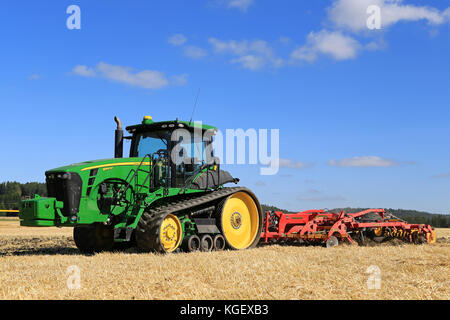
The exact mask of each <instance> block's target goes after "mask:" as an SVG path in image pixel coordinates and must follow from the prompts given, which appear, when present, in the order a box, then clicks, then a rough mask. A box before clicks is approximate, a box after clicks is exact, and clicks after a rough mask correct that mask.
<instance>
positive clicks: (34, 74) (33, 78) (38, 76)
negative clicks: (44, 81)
mask: <svg viewBox="0 0 450 320" xmlns="http://www.w3.org/2000/svg"><path fill="white" fill-rule="evenodd" d="M40 78H42V76H41V75H40V74H37V73H33V74H31V75H29V76H28V78H27V79H28V80H39V79H40Z"/></svg>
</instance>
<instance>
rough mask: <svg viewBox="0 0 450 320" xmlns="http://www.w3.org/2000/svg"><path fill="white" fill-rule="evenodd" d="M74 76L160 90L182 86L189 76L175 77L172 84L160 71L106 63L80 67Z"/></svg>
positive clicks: (73, 71) (76, 69)
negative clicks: (171, 85) (97, 78)
mask: <svg viewBox="0 0 450 320" xmlns="http://www.w3.org/2000/svg"><path fill="white" fill-rule="evenodd" d="M72 74H75V75H78V76H82V77H100V78H104V79H108V80H111V81H114V82H119V83H125V84H128V85H131V86H136V87H141V88H145V89H160V88H163V87H166V86H168V85H170V84H174V85H182V84H185V83H186V81H187V75H181V76H174V77H172V79H173V80H172V83H171V82H170V81H169V80H168V79H167V77H166V76H165V74H164V73H163V72H160V71H156V70H142V71H135V70H134V69H133V68H130V67H124V66H115V65H111V64H107V63H104V62H99V63H98V64H97V65H96V66H95V68H88V67H87V66H84V65H78V66H76V67H74V68H73V70H72Z"/></svg>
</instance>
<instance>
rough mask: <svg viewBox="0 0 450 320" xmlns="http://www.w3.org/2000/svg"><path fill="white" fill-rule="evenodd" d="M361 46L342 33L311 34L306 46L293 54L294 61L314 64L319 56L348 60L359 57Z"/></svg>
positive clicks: (324, 32)
mask: <svg viewBox="0 0 450 320" xmlns="http://www.w3.org/2000/svg"><path fill="white" fill-rule="evenodd" d="M360 49H361V45H360V44H359V42H358V41H356V40H355V39H353V38H352V37H349V36H346V35H344V34H343V33H342V32H340V31H327V30H322V31H320V32H310V34H309V35H308V38H307V41H306V44H305V45H304V46H302V47H300V48H298V49H296V50H294V51H293V52H292V54H291V58H292V59H293V60H304V61H307V62H314V61H315V60H316V59H317V58H318V56H319V55H322V54H323V55H327V56H330V57H332V58H333V59H335V60H347V59H352V58H355V57H356V56H357V55H358V52H359V50H360Z"/></svg>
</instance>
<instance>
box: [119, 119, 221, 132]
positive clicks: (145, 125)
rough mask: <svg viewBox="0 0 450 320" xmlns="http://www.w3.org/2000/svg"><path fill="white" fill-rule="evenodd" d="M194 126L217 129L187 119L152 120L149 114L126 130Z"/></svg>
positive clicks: (193, 127)
mask: <svg viewBox="0 0 450 320" xmlns="http://www.w3.org/2000/svg"><path fill="white" fill-rule="evenodd" d="M195 128H197V129H201V130H203V131H206V130H213V131H214V132H216V131H217V128H216V127H213V126H210V125H207V124H203V123H199V122H189V121H180V120H172V121H160V122H154V121H153V120H152V118H151V117H150V116H146V117H144V120H143V121H142V123H141V124H136V125H132V126H128V127H126V129H127V131H128V132H130V133H134V132H143V131H156V130H175V129H187V130H194V129H195Z"/></svg>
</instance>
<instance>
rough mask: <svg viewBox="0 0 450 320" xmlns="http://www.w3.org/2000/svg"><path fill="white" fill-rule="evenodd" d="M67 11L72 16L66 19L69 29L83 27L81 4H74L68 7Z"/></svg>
mask: <svg viewBox="0 0 450 320" xmlns="http://www.w3.org/2000/svg"><path fill="white" fill-rule="evenodd" d="M66 13H67V14H70V16H69V17H68V18H67V20H66V26H67V29H69V30H73V29H78V30H79V29H81V9H80V7H79V6H77V5H75V4H72V5H70V6H68V7H67V9H66Z"/></svg>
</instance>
